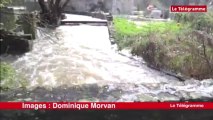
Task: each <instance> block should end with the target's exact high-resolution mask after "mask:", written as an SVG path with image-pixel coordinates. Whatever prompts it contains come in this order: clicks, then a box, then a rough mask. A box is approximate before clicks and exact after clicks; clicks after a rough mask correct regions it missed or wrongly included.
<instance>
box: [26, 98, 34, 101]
mask: <svg viewBox="0 0 213 120" xmlns="http://www.w3.org/2000/svg"><path fill="white" fill-rule="evenodd" d="M24 101H33V99H32V98H26V99H24Z"/></svg>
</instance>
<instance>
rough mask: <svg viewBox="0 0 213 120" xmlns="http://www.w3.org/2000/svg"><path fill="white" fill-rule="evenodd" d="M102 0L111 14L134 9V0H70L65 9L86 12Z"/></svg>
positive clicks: (124, 12) (128, 12) (129, 12)
mask: <svg viewBox="0 0 213 120" xmlns="http://www.w3.org/2000/svg"><path fill="white" fill-rule="evenodd" d="M98 2H102V3H103V5H104V7H105V9H106V10H107V11H108V12H111V13H112V14H131V12H132V11H133V9H134V0H70V2H69V4H68V6H67V7H66V10H68V11H70V10H75V11H79V12H86V11H90V10H91V9H93V7H94V6H97V5H98Z"/></svg>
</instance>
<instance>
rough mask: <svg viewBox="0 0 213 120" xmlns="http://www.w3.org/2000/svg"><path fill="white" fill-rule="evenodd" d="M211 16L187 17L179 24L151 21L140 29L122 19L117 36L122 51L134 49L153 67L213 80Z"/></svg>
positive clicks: (116, 28)
mask: <svg viewBox="0 0 213 120" xmlns="http://www.w3.org/2000/svg"><path fill="white" fill-rule="evenodd" d="M211 15H212V14H196V15H194V16H193V15H192V14H187V15H185V16H184V17H183V16H182V18H181V19H179V23H177V22H151V23H147V24H145V25H143V26H139V27H138V26H137V25H135V24H134V23H132V22H129V21H127V20H125V19H120V18H119V19H116V20H115V30H116V34H115V36H114V37H115V40H116V42H117V44H118V46H119V48H120V49H124V48H130V49H131V52H132V54H133V55H137V56H141V57H143V59H144V60H145V61H146V62H147V63H148V64H149V65H152V66H154V67H157V68H160V69H164V70H169V71H172V72H175V73H181V74H182V75H184V76H187V77H193V78H196V79H206V78H213V47H212V46H211V44H210V43H211V36H212V28H213V27H212V26H211V25H213V23H212V24H211V25H209V24H207V23H210V22H213V20H212V17H209V16H211ZM192 17H193V19H192ZM198 25H199V26H198ZM198 33H199V34H198ZM203 33H205V34H203ZM209 35H210V37H209ZM206 38H208V40H207V39H206Z"/></svg>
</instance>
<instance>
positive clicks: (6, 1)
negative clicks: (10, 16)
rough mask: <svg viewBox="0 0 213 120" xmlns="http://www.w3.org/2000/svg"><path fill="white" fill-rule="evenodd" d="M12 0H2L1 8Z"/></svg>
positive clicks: (0, 1)
mask: <svg viewBox="0 0 213 120" xmlns="http://www.w3.org/2000/svg"><path fill="white" fill-rule="evenodd" d="M10 2H11V0H0V8H1V7H4V5H5V4H8V3H10Z"/></svg>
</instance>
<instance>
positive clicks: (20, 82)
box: [0, 62, 28, 90]
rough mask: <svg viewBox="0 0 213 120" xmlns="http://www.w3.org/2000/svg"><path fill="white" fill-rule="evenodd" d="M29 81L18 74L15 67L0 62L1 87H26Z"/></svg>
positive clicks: (3, 88) (5, 88)
mask: <svg viewBox="0 0 213 120" xmlns="http://www.w3.org/2000/svg"><path fill="white" fill-rule="evenodd" d="M27 84H28V82H27V81H26V80H25V79H22V77H21V76H20V75H18V74H17V73H16V71H15V69H14V68H13V67H12V66H10V65H9V64H7V63H3V62H1V63H0V89H1V90H7V89H14V88H20V87H22V88H23V87H24V88H25V87H26V85H27Z"/></svg>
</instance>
